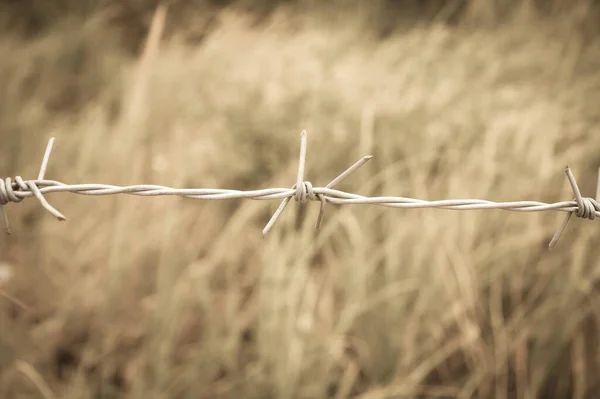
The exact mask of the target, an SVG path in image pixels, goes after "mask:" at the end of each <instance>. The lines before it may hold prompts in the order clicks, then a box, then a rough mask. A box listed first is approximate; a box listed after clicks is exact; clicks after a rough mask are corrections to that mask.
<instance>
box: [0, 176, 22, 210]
mask: <svg viewBox="0 0 600 399" xmlns="http://www.w3.org/2000/svg"><path fill="white" fill-rule="evenodd" d="M14 185H16V186H17V187H16V188H17V190H23V191H26V190H28V189H29V186H27V184H26V183H25V181H23V179H22V178H21V176H17V177H15V183H13V182H12V180H11V178H10V177H7V178H6V179H5V180H2V179H0V205H6V204H8V203H9V202H15V203H16V202H21V201H23V197H19V196H17V195H16V194H15V187H13V186H14Z"/></svg>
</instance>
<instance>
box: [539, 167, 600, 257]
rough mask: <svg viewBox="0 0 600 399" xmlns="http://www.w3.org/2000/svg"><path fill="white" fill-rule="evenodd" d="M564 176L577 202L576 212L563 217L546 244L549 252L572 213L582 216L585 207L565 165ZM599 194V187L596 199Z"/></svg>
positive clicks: (573, 177)
mask: <svg viewBox="0 0 600 399" xmlns="http://www.w3.org/2000/svg"><path fill="white" fill-rule="evenodd" d="M565 174H566V175H567V180H568V181H569V184H570V185H571V190H573V194H575V201H576V202H577V211H575V212H569V213H568V214H567V216H565V218H564V220H563V222H562V223H561V225H560V227H559V228H558V230H557V231H556V233H554V236H553V237H552V240H550V243H549V244H548V248H549V249H550V251H552V249H553V248H554V246H555V245H556V244H557V243H558V240H560V237H561V236H562V235H563V233H564V231H565V229H566V228H567V225H568V224H569V221H570V220H571V217H572V216H573V213H575V214H576V215H577V216H579V217H581V216H583V212H584V209H585V208H584V207H585V204H584V198H583V197H582V195H581V191H580V190H579V186H578V185H577V181H576V180H575V176H573V172H572V171H571V168H570V167H569V165H567V166H566V167H565ZM599 183H600V177H599ZM599 194H600V185H599V186H598V187H597V188H596V197H598V196H599Z"/></svg>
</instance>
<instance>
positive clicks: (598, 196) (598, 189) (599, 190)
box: [596, 168, 600, 202]
mask: <svg viewBox="0 0 600 399" xmlns="http://www.w3.org/2000/svg"><path fill="white" fill-rule="evenodd" d="M596 202H600V168H598V181H597V183H596Z"/></svg>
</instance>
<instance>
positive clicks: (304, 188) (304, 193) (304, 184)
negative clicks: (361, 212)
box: [262, 130, 373, 237]
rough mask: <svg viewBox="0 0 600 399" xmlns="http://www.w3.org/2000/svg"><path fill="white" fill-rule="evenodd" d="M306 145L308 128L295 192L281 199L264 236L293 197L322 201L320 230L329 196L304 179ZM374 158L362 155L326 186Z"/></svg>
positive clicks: (300, 199)
mask: <svg viewBox="0 0 600 399" xmlns="http://www.w3.org/2000/svg"><path fill="white" fill-rule="evenodd" d="M306 147H307V133H306V130H303V131H302V132H301V133H300V158H299V161H298V177H297V179H296V184H295V185H294V186H293V187H292V190H294V194H293V195H290V196H288V197H286V198H284V199H283V201H281V204H280V205H279V207H278V208H277V210H276V211H275V213H274V214H273V216H271V219H270V220H269V222H268V223H267V225H266V226H265V228H264V229H263V231H262V234H263V237H266V236H267V234H268V233H269V231H270V230H271V228H272V227H273V225H274V224H275V222H276V221H277V219H279V217H280V216H281V214H282V213H283V211H284V210H285V208H286V207H287V205H288V204H289V202H290V200H291V199H292V197H293V198H294V200H296V201H297V202H300V203H301V204H304V203H306V201H307V200H311V201H320V202H321V207H320V209H319V215H318V216H317V222H316V224H315V228H316V229H317V230H320V228H321V222H322V220H323V213H324V212H325V204H326V203H327V197H326V196H325V195H323V194H322V193H315V192H314V190H313V185H312V183H310V182H308V181H304V180H303V179H304V169H305V164H306ZM372 158H373V156H372V155H366V156H364V157H362V158H361V159H360V160H358V161H357V162H355V163H354V164H353V165H352V166H350V167H349V168H348V169H346V170H345V171H343V172H342V173H341V174H340V175H339V176H337V177H336V178H335V179H333V180H332V181H331V182H329V184H328V185H327V186H326V187H325V188H326V189H332V188H333V187H334V186H336V185H337V184H339V183H340V182H341V181H342V180H344V179H345V178H347V177H348V176H349V175H351V174H352V173H353V172H355V171H356V170H357V169H358V168H360V167H361V166H363V165H364V164H365V163H367V162H369V161H370V160H371V159H372Z"/></svg>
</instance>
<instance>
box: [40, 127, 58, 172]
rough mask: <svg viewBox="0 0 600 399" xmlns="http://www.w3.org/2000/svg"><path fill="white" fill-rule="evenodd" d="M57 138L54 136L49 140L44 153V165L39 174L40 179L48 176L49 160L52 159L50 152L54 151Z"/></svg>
mask: <svg viewBox="0 0 600 399" xmlns="http://www.w3.org/2000/svg"><path fill="white" fill-rule="evenodd" d="M54 140H55V138H54V137H52V138H50V140H49V141H48V146H47V147H46V152H45V153H44V159H42V166H41V167H40V173H39V174H38V180H44V177H46V169H47V168H48V161H49V160H50V154H51V153H52V147H54Z"/></svg>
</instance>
